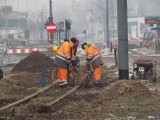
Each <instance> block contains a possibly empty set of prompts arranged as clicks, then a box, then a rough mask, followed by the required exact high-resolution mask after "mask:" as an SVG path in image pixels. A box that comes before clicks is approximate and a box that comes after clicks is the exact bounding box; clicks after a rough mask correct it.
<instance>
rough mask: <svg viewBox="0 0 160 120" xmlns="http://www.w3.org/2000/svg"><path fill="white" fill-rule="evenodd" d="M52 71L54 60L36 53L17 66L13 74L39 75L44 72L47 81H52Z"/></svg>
mask: <svg viewBox="0 0 160 120" xmlns="http://www.w3.org/2000/svg"><path fill="white" fill-rule="evenodd" d="M52 69H53V59H51V58H50V57H49V56H46V55H45V54H43V53H41V52H37V51H35V52H32V53H31V54H29V56H27V57H26V58H25V59H23V60H21V61H20V62H19V63H18V64H16V65H15V67H14V68H13V69H12V72H13V73H16V72H31V73H39V74H41V73H42V72H44V76H45V79H47V80H48V79H49V80H51V73H52Z"/></svg>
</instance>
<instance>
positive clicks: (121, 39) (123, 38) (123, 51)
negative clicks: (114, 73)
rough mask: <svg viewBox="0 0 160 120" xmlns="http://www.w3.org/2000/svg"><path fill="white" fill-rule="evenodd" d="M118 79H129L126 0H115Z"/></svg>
mask: <svg viewBox="0 0 160 120" xmlns="http://www.w3.org/2000/svg"><path fill="white" fill-rule="evenodd" d="M117 19H118V55H119V56H118V57H119V80H128V79H129V68H128V66H129V65H128V22H127V0H117Z"/></svg>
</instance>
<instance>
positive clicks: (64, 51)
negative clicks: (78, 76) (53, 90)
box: [54, 39, 76, 88]
mask: <svg viewBox="0 0 160 120" xmlns="http://www.w3.org/2000/svg"><path fill="white" fill-rule="evenodd" d="M74 44H76V40H75V39H71V40H68V39H65V40H64V41H63V42H62V43H61V46H60V48H59V50H58V53H57V55H56V56H55V60H54V64H55V65H56V66H58V80H59V83H58V84H59V86H60V87H61V88H64V87H66V86H67V85H68V82H67V68H68V65H69V64H71V60H72V58H73V57H74V50H73V47H74Z"/></svg>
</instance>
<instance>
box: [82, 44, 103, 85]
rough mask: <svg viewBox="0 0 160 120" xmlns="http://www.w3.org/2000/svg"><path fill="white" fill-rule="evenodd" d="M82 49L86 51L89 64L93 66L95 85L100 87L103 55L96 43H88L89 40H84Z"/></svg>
mask: <svg viewBox="0 0 160 120" xmlns="http://www.w3.org/2000/svg"><path fill="white" fill-rule="evenodd" d="M82 49H83V50H84V52H85V55H86V60H87V63H88V64H89V66H90V67H91V70H92V71H93V74H94V79H95V80H94V86H96V87H100V86H101V83H102V82H101V81H102V80H101V69H102V65H103V62H102V55H101V53H100V51H99V49H98V48H97V47H96V46H95V45H91V44H88V43H87V42H84V43H83V44H82Z"/></svg>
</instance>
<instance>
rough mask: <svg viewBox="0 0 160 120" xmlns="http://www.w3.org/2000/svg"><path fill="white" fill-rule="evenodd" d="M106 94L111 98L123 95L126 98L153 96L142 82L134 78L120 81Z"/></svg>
mask: <svg viewBox="0 0 160 120" xmlns="http://www.w3.org/2000/svg"><path fill="white" fill-rule="evenodd" d="M104 94H105V96H106V97H107V96H108V97H109V98H110V99H115V98H122V97H123V98H126V99H127V98H131V99H144V98H150V97H151V96H152V93H151V91H149V89H148V88H147V87H146V86H145V85H144V84H143V83H142V82H140V81H132V80H123V81H118V82H117V83H116V84H115V85H113V86H112V87H111V89H109V90H108V92H105V93H104ZM108 97H107V98H108Z"/></svg>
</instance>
